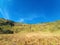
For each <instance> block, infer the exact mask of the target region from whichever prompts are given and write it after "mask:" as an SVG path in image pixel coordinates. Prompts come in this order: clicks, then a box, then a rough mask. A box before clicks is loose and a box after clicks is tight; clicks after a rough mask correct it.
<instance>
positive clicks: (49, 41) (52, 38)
mask: <svg viewBox="0 0 60 45" xmlns="http://www.w3.org/2000/svg"><path fill="white" fill-rule="evenodd" d="M0 45H60V35H59V34H58V33H57V34H56V33H46V32H38V33H37V32H30V33H17V34H0Z"/></svg>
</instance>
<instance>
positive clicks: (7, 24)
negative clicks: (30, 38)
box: [0, 18, 60, 34]
mask: <svg viewBox="0 0 60 45" xmlns="http://www.w3.org/2000/svg"><path fill="white" fill-rule="evenodd" d="M38 31H42V32H59V31H60V21H56V22H48V23H42V24H23V23H17V22H14V21H10V20H5V19H3V18H0V33H7V34H8V33H18V32H19V33H20V32H38Z"/></svg>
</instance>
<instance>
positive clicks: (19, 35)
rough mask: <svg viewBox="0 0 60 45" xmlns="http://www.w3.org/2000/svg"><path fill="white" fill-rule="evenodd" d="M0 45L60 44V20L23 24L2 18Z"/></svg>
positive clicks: (0, 21)
mask: <svg viewBox="0 0 60 45" xmlns="http://www.w3.org/2000/svg"><path fill="white" fill-rule="evenodd" d="M0 45H60V21H56V22H48V23H42V24H22V23H17V22H14V21H10V20H5V19H0Z"/></svg>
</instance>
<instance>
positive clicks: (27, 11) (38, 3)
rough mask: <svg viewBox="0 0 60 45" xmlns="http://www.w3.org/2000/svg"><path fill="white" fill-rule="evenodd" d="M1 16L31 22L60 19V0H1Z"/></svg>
mask: <svg viewBox="0 0 60 45" xmlns="http://www.w3.org/2000/svg"><path fill="white" fill-rule="evenodd" d="M0 18H5V19H9V20H13V21H16V22H24V23H29V24H34V23H41V22H51V21H55V20H60V0H0Z"/></svg>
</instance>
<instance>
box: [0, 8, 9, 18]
mask: <svg viewBox="0 0 60 45" xmlns="http://www.w3.org/2000/svg"><path fill="white" fill-rule="evenodd" d="M0 13H1V15H2V16H3V18H5V19H9V14H8V12H7V11H6V10H3V9H1V8H0Z"/></svg>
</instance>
